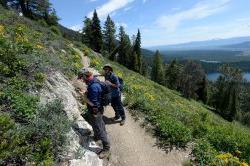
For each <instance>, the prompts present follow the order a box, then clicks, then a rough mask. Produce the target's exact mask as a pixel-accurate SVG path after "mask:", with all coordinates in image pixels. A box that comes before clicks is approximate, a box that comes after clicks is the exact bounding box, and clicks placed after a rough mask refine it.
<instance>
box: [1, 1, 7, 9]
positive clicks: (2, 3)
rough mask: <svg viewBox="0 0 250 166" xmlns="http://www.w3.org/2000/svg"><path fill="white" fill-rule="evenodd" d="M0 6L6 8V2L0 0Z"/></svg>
mask: <svg viewBox="0 0 250 166" xmlns="http://www.w3.org/2000/svg"><path fill="white" fill-rule="evenodd" d="M0 5H2V6H3V7H4V8H7V0H0Z"/></svg>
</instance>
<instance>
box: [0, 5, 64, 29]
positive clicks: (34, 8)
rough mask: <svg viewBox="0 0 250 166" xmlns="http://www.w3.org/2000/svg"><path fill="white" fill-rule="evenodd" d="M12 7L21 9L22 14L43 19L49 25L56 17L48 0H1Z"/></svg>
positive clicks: (55, 22)
mask: <svg viewBox="0 0 250 166" xmlns="http://www.w3.org/2000/svg"><path fill="white" fill-rule="evenodd" d="M2 1H5V2H7V3H8V5H9V6H10V7H12V8H14V9H19V8H20V9H21V11H22V13H23V15H24V16H26V17H29V18H32V19H44V20H45V21H46V22H47V23H48V24H49V25H56V24H57V23H58V20H59V19H58V17H57V15H56V11H55V9H53V8H52V5H51V3H50V2H49V0H2Z"/></svg>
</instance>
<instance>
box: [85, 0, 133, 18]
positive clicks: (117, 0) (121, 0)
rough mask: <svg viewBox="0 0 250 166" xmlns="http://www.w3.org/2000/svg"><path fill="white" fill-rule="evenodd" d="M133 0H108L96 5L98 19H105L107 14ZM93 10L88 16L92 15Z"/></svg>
mask: <svg viewBox="0 0 250 166" xmlns="http://www.w3.org/2000/svg"><path fill="white" fill-rule="evenodd" d="M133 1H134V0H109V1H108V2H107V3H105V4H103V5H102V6H99V7H97V9H96V11H97V13H98V16H99V18H100V19H105V18H106V17H107V15H108V14H112V13H113V12H115V11H116V10H119V9H121V8H123V7H125V6H127V5H128V4H129V3H131V2H133ZM92 15H93V11H91V12H90V13H89V14H88V17H92Z"/></svg>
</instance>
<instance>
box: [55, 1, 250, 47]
mask: <svg viewBox="0 0 250 166" xmlns="http://www.w3.org/2000/svg"><path fill="white" fill-rule="evenodd" d="M50 2H51V3H52V5H53V7H54V8H55V9H56V11H57V15H58V16H59V18H60V21H59V22H60V23H61V24H62V25H64V26H66V27H68V28H71V29H73V30H80V29H82V27H83V20H84V18H85V17H89V18H91V17H92V13H93V11H94V10H95V9H96V10H97V14H98V16H99V18H100V20H101V22H102V24H103V23H104V21H105V20H106V18H107V15H110V16H111V18H112V19H113V20H114V22H115V24H116V27H117V29H118V27H119V26H121V25H122V26H124V27H125V30H126V32H127V33H128V34H129V35H130V36H132V35H133V34H136V33H137V30H138V29H140V31H141V36H142V46H143V47H150V46H158V45H169V44H179V43H185V42H190V41H202V40H211V39H220V38H231V37H239V36H250V10H249V8H250V0H71V1H69V0H50ZM117 33H118V32H117Z"/></svg>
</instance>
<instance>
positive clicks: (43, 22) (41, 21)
mask: <svg viewBox="0 0 250 166" xmlns="http://www.w3.org/2000/svg"><path fill="white" fill-rule="evenodd" d="M37 22H38V23H39V24H40V25H42V26H44V27H46V26H48V24H47V23H46V21H45V20H44V19H40V20H38V21H37Z"/></svg>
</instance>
